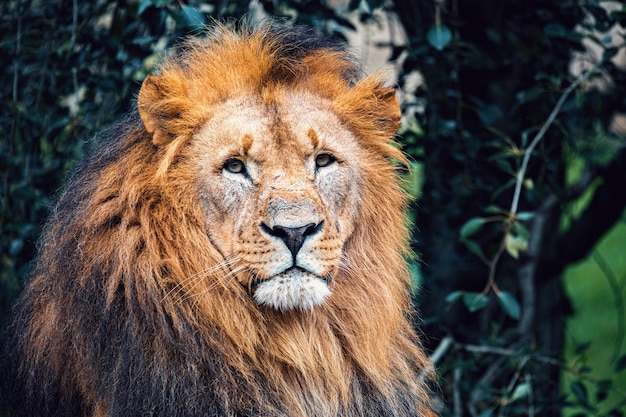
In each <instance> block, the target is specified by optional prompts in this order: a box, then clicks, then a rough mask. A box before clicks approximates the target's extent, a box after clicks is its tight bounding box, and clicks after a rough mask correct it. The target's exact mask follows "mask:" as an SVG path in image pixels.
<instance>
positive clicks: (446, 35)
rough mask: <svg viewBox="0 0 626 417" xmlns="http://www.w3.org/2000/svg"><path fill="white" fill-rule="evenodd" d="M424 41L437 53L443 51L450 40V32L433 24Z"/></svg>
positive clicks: (439, 25) (443, 26)
mask: <svg viewBox="0 0 626 417" xmlns="http://www.w3.org/2000/svg"><path fill="white" fill-rule="evenodd" d="M426 39H427V40H428V43H429V44H430V45H431V46H432V47H433V48H435V49H436V50H438V51H443V49H444V48H445V47H446V46H448V44H449V43H450V41H451V40H452V32H450V29H448V28H447V27H446V26H445V25H442V24H441V23H440V24H434V25H432V26H431V27H430V29H429V30H428V33H426Z"/></svg>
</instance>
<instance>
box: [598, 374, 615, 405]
mask: <svg viewBox="0 0 626 417" xmlns="http://www.w3.org/2000/svg"><path fill="white" fill-rule="evenodd" d="M612 386H613V382H612V381H611V380H610V379H602V380H600V381H598V382H597V383H596V401H597V402H602V401H604V400H606V399H607V398H608V396H609V391H610V390H611V388H612Z"/></svg>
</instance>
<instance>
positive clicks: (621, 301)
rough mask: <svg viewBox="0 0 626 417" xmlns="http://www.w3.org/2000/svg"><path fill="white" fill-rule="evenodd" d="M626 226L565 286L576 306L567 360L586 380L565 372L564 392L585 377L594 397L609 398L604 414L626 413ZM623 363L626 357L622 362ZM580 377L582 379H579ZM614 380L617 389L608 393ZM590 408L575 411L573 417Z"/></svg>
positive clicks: (569, 274)
mask: <svg viewBox="0 0 626 417" xmlns="http://www.w3.org/2000/svg"><path fill="white" fill-rule="evenodd" d="M625 248H626V222H621V223H620V224H618V225H617V226H615V228H613V229H612V230H611V231H610V232H609V233H608V234H607V235H606V236H605V237H604V238H603V239H602V240H601V241H600V242H599V244H598V245H597V247H596V248H595V249H594V253H593V254H592V255H591V257H590V258H589V259H586V260H585V261H583V262H581V263H580V264H577V265H573V266H572V267H570V268H569V269H568V270H567V271H566V273H565V275H564V282H565V287H566V291H567V294H568V296H569V299H570V300H571V303H572V307H573V311H574V313H573V315H572V316H571V317H570V318H569V319H568V321H567V332H566V341H567V343H566V351H565V362H566V364H567V366H568V367H569V368H571V369H572V370H577V371H578V370H580V371H581V372H582V375H580V376H582V378H577V377H574V376H572V375H571V373H570V372H564V379H563V384H564V389H565V390H566V391H568V390H569V387H570V386H571V384H572V383H574V382H575V381H577V380H579V379H582V380H583V381H584V385H585V387H586V392H587V393H588V395H589V396H590V398H594V396H595V398H604V397H603V396H604V395H606V399H604V400H603V401H601V404H600V407H599V409H600V411H601V412H604V413H608V412H609V410H610V409H611V408H613V407H615V408H617V409H620V410H621V411H622V413H626V396H625V395H626V372H616V371H617V368H618V366H621V368H622V369H623V368H624V366H626V364H624V363H622V364H621V365H620V364H619V363H618V360H619V358H623V357H624V356H625V355H626V333H625V332H626V330H625V329H624V322H625V321H626V310H625V308H626V306H625V302H626V250H625ZM622 361H623V359H622ZM576 376H578V375H576ZM607 380H609V381H611V382H612V384H611V386H612V387H613V388H614V390H607V389H606V388H605V387H606V386H608V384H607V383H606V382H603V381H607ZM581 411H584V410H580V408H579V409H578V410H571V411H570V413H568V415H575V414H576V412H581Z"/></svg>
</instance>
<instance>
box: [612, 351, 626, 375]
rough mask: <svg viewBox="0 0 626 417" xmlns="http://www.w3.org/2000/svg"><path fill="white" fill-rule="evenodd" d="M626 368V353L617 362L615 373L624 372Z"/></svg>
mask: <svg viewBox="0 0 626 417" xmlns="http://www.w3.org/2000/svg"><path fill="white" fill-rule="evenodd" d="M625 369H626V355H622V356H621V357H620V358H619V359H618V360H617V363H616V364H615V373H619V372H622V371H623V370H625Z"/></svg>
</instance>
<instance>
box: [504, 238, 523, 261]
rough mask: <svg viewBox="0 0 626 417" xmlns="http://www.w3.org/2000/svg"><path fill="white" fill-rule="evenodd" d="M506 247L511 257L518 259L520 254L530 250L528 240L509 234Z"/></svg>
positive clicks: (505, 243)
mask: <svg viewBox="0 0 626 417" xmlns="http://www.w3.org/2000/svg"><path fill="white" fill-rule="evenodd" d="M504 247H505V248H506V251H507V252H508V253H509V255H511V256H512V257H514V258H515V259H518V258H519V253H520V252H526V251H527V250H528V238H524V237H522V236H515V235H513V234H511V233H507V235H506V237H505V238H504Z"/></svg>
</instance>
